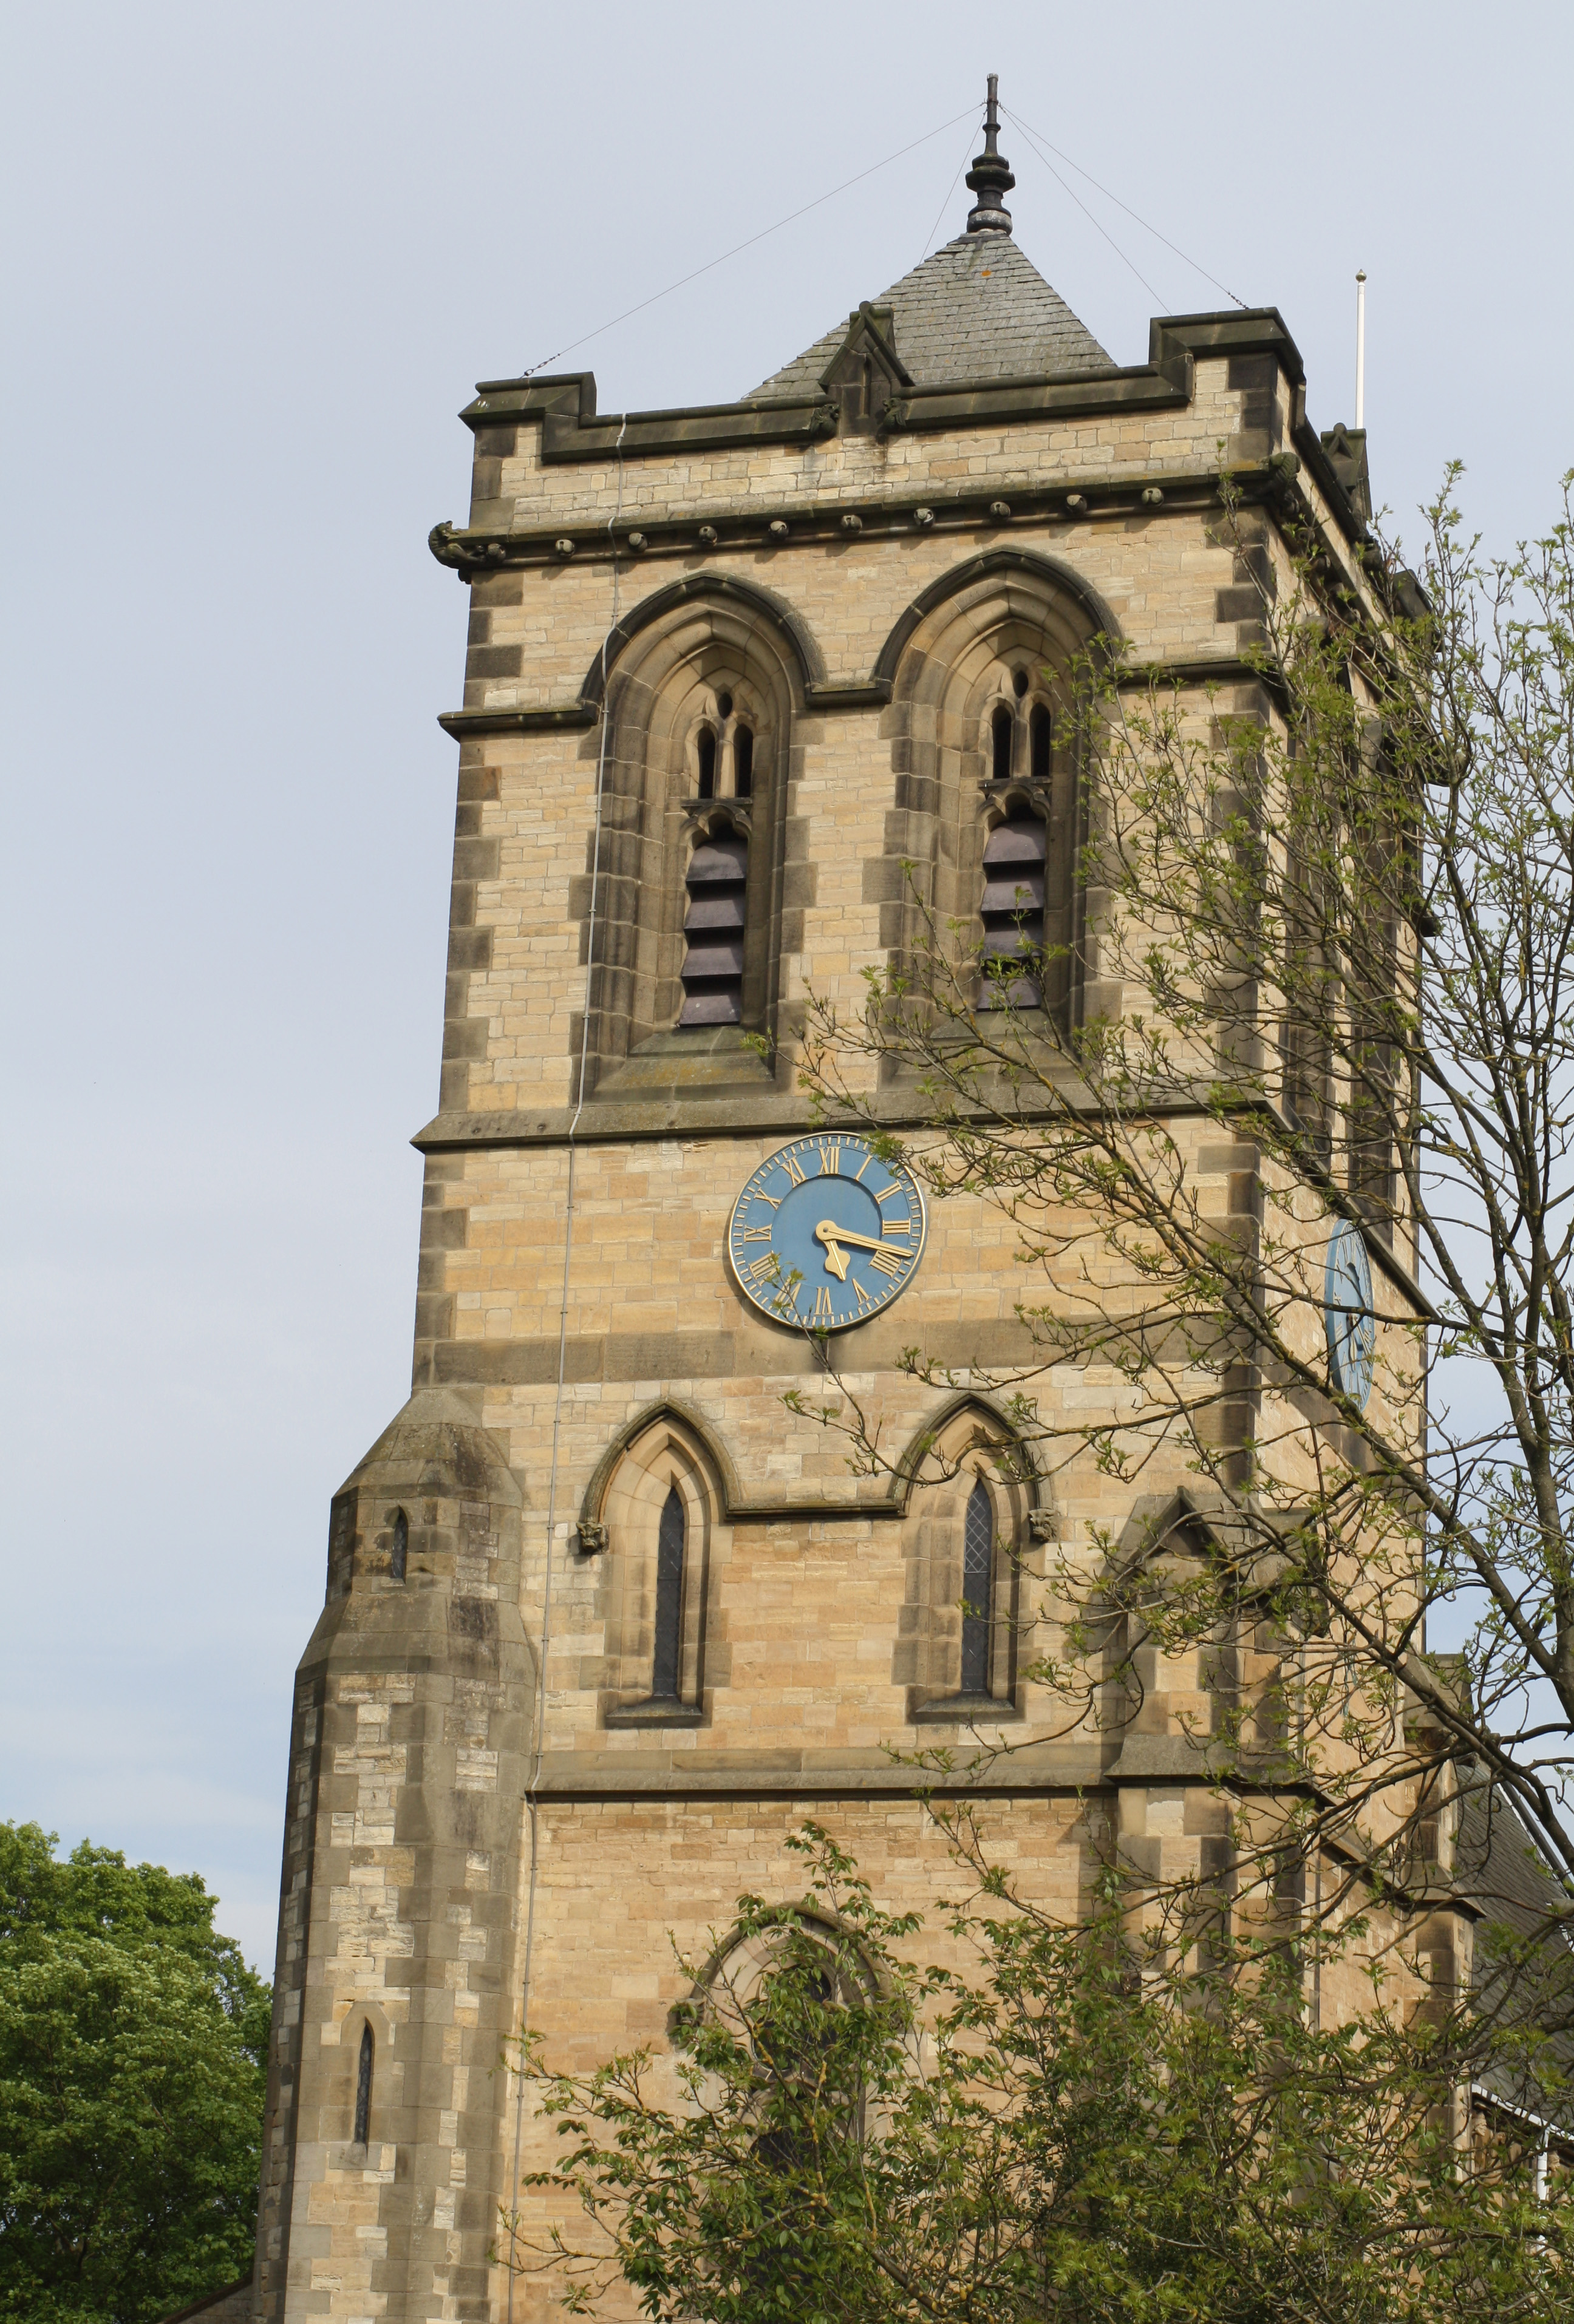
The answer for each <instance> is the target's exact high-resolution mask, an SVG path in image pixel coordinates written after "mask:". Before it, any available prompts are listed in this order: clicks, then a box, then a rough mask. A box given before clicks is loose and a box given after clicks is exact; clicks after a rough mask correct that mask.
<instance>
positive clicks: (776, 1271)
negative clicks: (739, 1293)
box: [749, 1251, 782, 1283]
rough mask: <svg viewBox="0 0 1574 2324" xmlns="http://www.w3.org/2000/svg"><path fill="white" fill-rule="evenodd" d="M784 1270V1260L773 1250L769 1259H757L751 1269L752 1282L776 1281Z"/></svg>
mask: <svg viewBox="0 0 1574 2324" xmlns="http://www.w3.org/2000/svg"><path fill="white" fill-rule="evenodd" d="M781 1272H782V1262H781V1260H780V1259H778V1258H777V1257H776V1254H775V1252H774V1251H773V1252H772V1253H771V1254H770V1256H769V1258H768V1259H755V1263H754V1265H753V1266H752V1267H751V1268H750V1269H749V1281H750V1282H751V1283H774V1282H775V1280H776V1277H778V1276H779V1275H780V1274H781Z"/></svg>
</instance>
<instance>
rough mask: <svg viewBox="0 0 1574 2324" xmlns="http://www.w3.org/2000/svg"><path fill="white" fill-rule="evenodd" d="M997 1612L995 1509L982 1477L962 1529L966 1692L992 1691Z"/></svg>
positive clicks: (963, 1676) (963, 1683) (963, 1680)
mask: <svg viewBox="0 0 1574 2324" xmlns="http://www.w3.org/2000/svg"><path fill="white" fill-rule="evenodd" d="M994 1615H995V1508H994V1504H993V1503H992V1501H991V1500H990V1499H989V1489H988V1487H987V1486H986V1484H985V1482H984V1480H983V1478H982V1477H980V1478H979V1480H978V1481H977V1484H976V1485H975V1486H974V1488H973V1489H972V1491H971V1492H970V1493H969V1494H968V1515H967V1519H966V1522H965V1524H964V1526H963V1532H962V1671H961V1685H960V1688H959V1690H958V1692H961V1693H962V1694H987V1693H988V1692H989V1661H990V1655H989V1648H990V1643H991V1632H992V1630H993V1628H994Z"/></svg>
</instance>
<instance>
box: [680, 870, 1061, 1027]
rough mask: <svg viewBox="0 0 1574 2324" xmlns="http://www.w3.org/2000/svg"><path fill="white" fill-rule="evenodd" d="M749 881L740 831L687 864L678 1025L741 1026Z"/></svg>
mask: <svg viewBox="0 0 1574 2324" xmlns="http://www.w3.org/2000/svg"><path fill="white" fill-rule="evenodd" d="M748 878H749V843H748V841H747V840H746V839H745V837H744V835H743V834H742V833H741V832H738V831H733V830H723V831H719V832H717V833H714V834H712V835H710V836H708V837H707V838H704V839H702V840H701V841H700V842H699V846H698V847H696V849H695V850H694V853H693V854H692V855H691V856H690V859H689V871H688V874H687V880H686V885H687V888H688V891H689V908H688V911H687V913H686V914H685V916H684V919H683V936H684V939H685V943H686V945H687V951H686V953H685V955H684V960H683V969H682V978H683V1007H682V1010H681V1013H680V1015H679V1018H678V1022H679V1024H680V1025H741V1024H742V1022H743V1015H744V899H745V893H746V891H747V889H748ZM1041 884H1042V883H1041Z"/></svg>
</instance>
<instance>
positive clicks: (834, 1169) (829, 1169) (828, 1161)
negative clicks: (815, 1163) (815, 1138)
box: [819, 1138, 842, 1178]
mask: <svg viewBox="0 0 1574 2324" xmlns="http://www.w3.org/2000/svg"><path fill="white" fill-rule="evenodd" d="M841 1167H842V1149H841V1148H840V1146H839V1145H829V1146H828V1145H827V1143H826V1141H825V1139H823V1138H822V1139H820V1142H819V1175H820V1176H821V1177H822V1178H834V1177H835V1176H836V1175H837V1173H838V1170H839V1169H840V1168H841Z"/></svg>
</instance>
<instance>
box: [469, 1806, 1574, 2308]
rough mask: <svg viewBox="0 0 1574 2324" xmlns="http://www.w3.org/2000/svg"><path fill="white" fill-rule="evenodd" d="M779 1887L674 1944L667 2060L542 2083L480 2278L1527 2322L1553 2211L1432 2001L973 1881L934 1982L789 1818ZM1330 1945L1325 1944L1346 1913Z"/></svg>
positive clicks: (864, 1892) (660, 2299)
mask: <svg viewBox="0 0 1574 2324" xmlns="http://www.w3.org/2000/svg"><path fill="white" fill-rule="evenodd" d="M792 1845H793V1846H795V1847H796V1848H797V1849H798V1850H799V1851H800V1853H801V1855H802V1857H803V1858H805V1860H806V1864H807V1868H808V1876H809V1877H808V1888H807V1893H806V1895H805V1896H804V1899H803V1902H802V1904H801V1906H799V1907H797V1908H795V1909H793V1910H791V1911H787V1912H783V1911H782V1907H781V1906H780V1905H779V1904H769V1903H767V1902H766V1901H765V1900H764V1899H762V1898H760V1897H758V1896H752V1895H745V1896H742V1897H740V1898H739V1899H738V1904H737V1922H736V1928H735V1930H734V1931H733V1932H732V1939H731V1942H730V1944H729V1946H728V1948H727V1956H726V1958H727V1960H729V1961H730V1960H737V1959H739V1958H743V1959H749V1958H751V1957H752V1958H753V1959H755V1961H756V1962H758V1963H760V1964H762V1966H760V1967H759V1969H758V1973H757V1974H755V1975H751V1976H746V1977H743V1978H735V1977H729V1976H728V1975H727V1973H726V1970H725V1967H724V1969H723V1971H722V1973H721V1974H720V1975H718V1973H717V1970H716V1967H715V1965H714V1963H697V1962H693V1961H686V1962H685V1963H684V1967H685V1969H686V1970H687V1972H688V1973H689V1975H690V1978H692V1980H693V1998H692V2000H691V2001H690V2003H689V2004H688V2005H687V2006H685V2007H684V2008H683V2009H682V2010H681V2011H680V2012H679V2013H677V2016H676V2021H675V2023H674V2027H673V2037H674V2045H675V2049H676V2052H677V2063H676V2065H675V2066H674V2064H673V2063H672V2061H670V2060H666V2059H660V2058H653V2056H652V2055H651V2053H649V2052H636V2053H633V2054H630V2055H627V2056H624V2057H619V2058H617V2059H615V2060H613V2061H610V2062H608V2063H607V2064H606V2066H605V2067H604V2068H602V2070H600V2071H598V2072H597V2073H594V2074H591V2075H588V2076H584V2077H563V2078H560V2079H558V2080H549V2082H548V2083H547V2085H546V2089H545V2108H546V2112H547V2113H548V2115H549V2116H553V2117H555V2118H556V2121H557V2125H558V2129H559V2132H560V2135H561V2136H562V2137H563V2138H564V2141H565V2149H566V2151H565V2155H564V2159H563V2160H562V2162H561V2163H560V2165H559V2167H558V2168H557V2169H556V2170H555V2171H553V2172H543V2173H541V2174H538V2176H537V2177H536V2178H535V2179H534V2180H533V2181H532V2182H530V2183H532V2185H534V2186H537V2187H541V2188H546V2189H549V2190H553V2191H554V2192H555V2193H556V2194H558V2195H559V2196H563V2195H570V2196H572V2197H573V2198H575V2199H577V2200H578V2202H579V2203H580V2204H582V2206H583V2208H584V2213H585V2218H586V2221H587V2225H586V2227H585V2230H584V2232H583V2233H582V2234H581V2233H579V2232H577V2231H576V2230H575V2229H573V2228H572V2227H568V2228H565V2229H563V2230H561V2231H560V2233H559V2234H558V2235H557V2236H554V2237H553V2238H552V2239H551V2243H550V2245H548V2246H541V2247H538V2248H537V2249H535V2250H533V2251H531V2250H528V2249H527V2248H525V2247H524V2246H523V2245H522V2244H521V2243H520V2242H519V2240H518V2238H517V2237H516V2239H515V2243H514V2254H515V2264H516V2265H519V2266H521V2267H522V2268H525V2269H530V2268H534V2267H542V2266H547V2265H551V2266H552V2267H554V2268H559V2269H566V2271H567V2274H568V2279H569V2284H570V2287H571V2288H570V2290H569V2307H570V2309H571V2310H573V2311H574V2312H577V2313H581V2314H590V2313H595V2312H598V2303H599V2302H601V2301H603V2300H604V2299H605V2298H606V2294H607V2292H608V2290H609V2287H610V2284H611V2282H613V2280H614V2279H616V2277H617V2276H618V2275H619V2274H621V2275H622V2276H623V2277H624V2279H625V2281H626V2282H628V2283H629V2284H630V2285H632V2286H633V2288H634V2292H636V2294H637V2296H638V2299H639V2301H640V2305H641V2307H642V2309H643V2312H644V2313H645V2314H647V2315H648V2316H651V2317H653V2318H656V2319H662V2320H663V2324H666V2319H671V2324H677V2319H680V2318H682V2319H690V2318H692V2319H703V2324H770V2319H777V2318H779V2319H782V2324H787V2319H792V2324H1205V2320H1206V2324H1457V2319H1460V2318H1468V2319H1472V2324H1508V2319H1521V2318H1523V2319H1527V2324H1529V2319H1532V2318H1533V2319H1537V2324H1558V2319H1566V2318H1569V2317H1571V2316H1574V2274H1571V2273H1570V2264H1569V2263H1570V2258H1571V2256H1574V2242H1571V2234H1574V2210H1571V2209H1570V2205H1569V2200H1568V2199H1567V2197H1566V2193H1565V2190H1564V2187H1563V2185H1562V2183H1561V2181H1554V2183H1553V2185H1552V2187H1551V2190H1550V2192H1549V2194H1548V2196H1547V2197H1546V2199H1542V2197H1541V2196H1540V2194H1539V2192H1538V2186H1537V2178H1536V2161H1535V2157H1534V2155H1533V2153H1532V2152H1531V2151H1530V2150H1529V2149H1526V2148H1521V2147H1519V2146H1517V2145H1516V2144H1514V2141H1513V2140H1512V2139H1497V2140H1494V2141H1489V2142H1486V2143H1484V2144H1482V2143H1477V2144H1470V2143H1468V2142H1467V2143H1465V2144H1461V2142H1460V2140H1459V2137H1458V2126H1459V2116H1458V2107H1457V2104H1456V2100H1457V2095H1458V2086H1459V2079H1460V2076H1461V2073H1462V2072H1468V2070H1470V2060H1469V2058H1468V2056H1467V2052H1466V2050H1465V2049H1463V2048H1461V2047H1460V2043H1461V2042H1465V2043H1477V2042H1478V2040H1479V2028H1478V2027H1476V2026H1472V2024H1470V2023H1469V2021H1468V2019H1467V2018H1465V2017H1463V2016H1457V2017H1455V2018H1454V2019H1452V2020H1450V2021H1448V2022H1433V2023H1430V2024H1422V2023H1421V2022H1419V2021H1412V2022H1411V2023H1409V2024H1407V2023H1406V2022H1405V2021H1404V2016H1403V2012H1402V2011H1399V2010H1397V2009H1394V2008H1393V2007H1391V2006H1388V2003H1387V2001H1386V1999H1385V1997H1384V1987H1383V1982H1382V1978H1381V1975H1380V1973H1377V1972H1374V1974H1373V1977H1372V1980H1371V1985H1370V1989H1369V1994H1368V2001H1367V2006H1366V2007H1365V2008H1364V2009H1362V2010H1361V2011H1359V2012H1357V2013H1356V2014H1354V2015H1351V2016H1350V2017H1349V2019H1348V2020H1347V2022H1346V2023H1345V2024H1341V2025H1339V2026H1338V2027H1337V2028H1334V2029H1332V2030H1328V2029H1320V2028H1319V2027H1317V2026H1316V2025H1314V2024H1312V2022H1311V2021H1310V2017H1309V2014H1308V2011H1307V2009H1306V2006H1305V1998H1306V1989H1305V1973H1306V1967H1307V1962H1306V1959H1305V1956H1304V1954H1303V1953H1302V1952H1301V1950H1298V1949H1296V1948H1293V1947H1289V1948H1287V1947H1284V1946H1282V1945H1278V1946H1273V1945H1270V1946H1265V1947H1262V1948H1260V1949H1256V1950H1252V1951H1251V1952H1250V1953H1249V1954H1248V1953H1246V1952H1244V1951H1242V1952H1237V1953H1236V1954H1235V1955H1233V1956H1231V1957H1225V1956H1221V1955H1220V1954H1218V1953H1217V1952H1216V1953H1215V1954H1214V1955H1212V1956H1211V1957H1210V1958H1209V1959H1208V1960H1206V1961H1205V1962H1203V1963H1202V1964H1200V1965H1199V1966H1198V1967H1196V1968H1195V1969H1194V1970H1193V1971H1192V1972H1191V1973H1190V1974H1188V1975H1186V1976H1184V1977H1182V1978H1173V1977H1161V1978H1154V1977H1153V1976H1152V1975H1151V1974H1150V1971H1151V1969H1152V1966H1153V1964H1152V1960H1151V1958H1150V1956H1149V1955H1148V1954H1147V1952H1146V1950H1145V1949H1144V1948H1143V1945H1142V1944H1141V1943H1140V1942H1139V1941H1134V1937H1133V1934H1132V1930H1131V1925H1130V1922H1129V1919H1128V1916H1127V1914H1126V1912H1125V1909H1124V1904H1123V1896H1122V1884H1121V1883H1120V1882H1119V1880H1118V1878H1115V1877H1101V1878H1099V1879H1098V1880H1097V1881H1096V1882H1095V1884H1094V1887H1093V1890H1092V1893H1091V1895H1090V1897H1089V1900H1088V1914H1087V1916H1086V1918H1085V1919H1084V1920H1082V1921H1080V1922H1079V1923H1077V1924H1076V1925H1074V1926H1068V1925H1064V1924H1062V1923H1058V1922H1056V1921H1055V1920H1053V1919H1052V1918H1051V1917H1049V1916H1047V1915H1046V1914H1043V1913H1042V1912H1041V1911H1039V1910H1036V1909H1035V1908H1034V1907H1033V1906H1032V1904H1031V1903H1028V1902H1025V1901H1024V1900H1023V1898H1022V1897H1021V1896H1020V1895H1015V1894H1014V1893H1013V1892H1012V1890H1011V1888H1010V1886H1009V1884H1008V1883H1007V1881H1006V1880H1005V1878H1004V1877H1002V1876H1001V1875H1000V1874H999V1873H998V1872H997V1871H993V1870H991V1869H990V1868H989V1867H988V1866H987V1865H986V1862H985V1861H984V1859H983V1858H982V1857H979V1856H977V1854H976V1851H975V1850H973V1849H972V1848H971V1845H970V1843H969V1842H968V1840H967V1838H966V1835H965V1833H959V1834H958V1847H959V1858H958V1860H959V1861H962V1860H965V1859H966V1858H967V1856H968V1854H969V1853H974V1856H975V1869H976V1870H977V1872H978V1873H979V1874H980V1875H981V1878H980V1879H979V1882H978V1885H977V1888H976V1889H975V1890H974V1893H973V1894H972V1895H971V1897H970V1899H969V1901H968V1903H967V1904H965V1905H961V1906H958V1908H957V1909H955V1910H954V1911H953V1912H951V1913H950V1914H949V1948H948V1950H949V1953H950V1955H951V1958H952V1961H953V1963H954V1964H959V1966H958V1965H952V1966H937V1965H934V1964H933V1963H932V1961H931V1965H930V1966H928V1967H921V1966H915V1959H916V1958H917V1957H921V1955H922V1954H923V1953H925V1952H930V1953H932V1952H933V1951H934V1950H936V1947H935V1944H934V1941H933V1940H932V1939H931V1938H927V1937H926V1936H925V1935H924V1932H922V1931H921V1928H920V1925H919V1923H917V1922H916V1920H914V1919H913V1918H912V1917H904V1918H902V1919H893V1918H892V1917H890V1916H888V1915H886V1914H883V1913H882V1912H881V1911H880V1910H879V1909H878V1907H877V1905H876V1904H875V1901H874V1899H873V1897H872V1896H871V1894H870V1891H869V1889H868V1887H867V1886H866V1884H865V1883H864V1882H863V1880H862V1879H861V1878H860V1877H859V1876H858V1873H857V1869H856V1865H855V1864H854V1863H852V1862H851V1861H850V1859H849V1858H847V1856H846V1855H844V1854H843V1853H842V1852H841V1851H840V1850H838V1849H837V1848H836V1847H835V1846H834V1845H833V1844H832V1843H831V1841H830V1840H829V1839H828V1837H827V1836H826V1834H825V1833H824V1832H823V1831H819V1830H817V1829H816V1828H815V1827H813V1826H808V1827H806V1828H805V1830H804V1831H803V1832H802V1833H801V1834H800V1835H798V1836H797V1837H796V1839H795V1840H794V1841H793V1842H792ZM1352 1933H1353V1934H1354V1933H1358V1932H1352Z"/></svg>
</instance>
